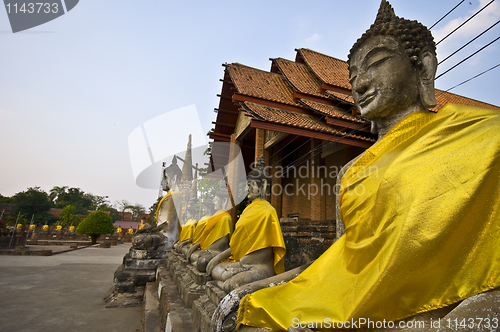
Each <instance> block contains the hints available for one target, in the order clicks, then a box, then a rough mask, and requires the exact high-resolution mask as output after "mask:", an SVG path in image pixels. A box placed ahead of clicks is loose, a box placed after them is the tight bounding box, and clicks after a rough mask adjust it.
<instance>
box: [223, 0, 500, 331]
mask: <svg viewBox="0 0 500 332" xmlns="http://www.w3.org/2000/svg"><path fill="white" fill-rule="evenodd" d="M348 64H349V79H350V82H351V86H352V96H353V99H354V102H355V104H356V106H357V108H358V109H359V111H360V112H361V115H362V116H363V117H365V118H367V119H369V120H370V121H371V123H372V131H373V132H374V133H377V134H378V140H377V142H376V143H375V144H374V145H373V146H372V147H370V148H369V149H368V150H366V151H365V152H364V153H363V154H362V155H361V156H359V157H358V158H356V160H354V161H353V162H351V163H349V165H348V167H347V168H346V169H345V172H343V175H342V178H341V179H340V184H341V186H340V190H339V194H338V200H339V201H338V207H339V217H340V219H338V220H337V222H343V224H344V225H345V234H344V235H342V236H341V237H340V238H339V239H338V240H337V241H336V242H335V243H334V244H333V245H332V246H331V247H330V248H329V249H328V250H327V251H325V252H324V253H323V254H322V255H321V256H320V257H319V258H318V259H317V260H316V261H315V262H313V263H312V264H310V265H309V266H308V267H302V268H298V269H296V270H295V271H293V270H292V271H287V272H285V273H283V274H281V275H278V276H274V277H271V278H268V279H264V280H261V281H257V282H254V283H251V284H248V285H245V286H242V287H240V288H238V289H235V290H233V291H232V292H231V293H230V294H228V295H227V296H226V298H224V299H223V301H222V302H221V303H220V304H219V307H218V309H217V311H216V312H215V314H214V322H213V330H214V331H230V330H232V328H233V327H234V326H231V324H230V323H231V321H229V320H228V319H229V318H231V317H234V316H235V312H236V310H237V309H238V308H239V309H238V310H239V311H238V314H237V319H236V326H237V328H238V331H240V332H248V331H287V330H288V331H312V330H325V329H332V328H333V327H339V325H338V323H339V322H341V323H348V324H347V325H343V327H344V328H359V327H361V328H366V327H367V326H366V325H365V326H360V325H359V324H356V325H352V322H359V321H360V320H361V319H365V320H368V319H369V320H371V321H372V322H382V321H383V322H394V321H398V320H403V319H412V317H413V318H415V317H421V316H420V315H425V314H429V315H431V314H435V315H436V316H434V319H437V318H440V317H443V316H444V317H445V319H446V317H450V315H451V317H455V318H457V315H458V314H457V311H456V310H459V311H458V312H459V313H460V312H462V313H463V312H464V310H463V309H460V308H463V305H471V303H474V302H475V301H472V300H469V298H477V297H478V296H481V295H483V292H487V291H488V294H492V293H495V292H497V294H498V293H500V291H498V290H497V288H498V287H499V286H500V274H499V273H498V271H500V242H499V241H498V238H499V237H500V201H499V200H498V195H499V193H500V176H499V174H500V114H499V113H498V111H496V110H489V109H483V108H476V107H470V106H462V105H455V104H447V105H445V106H444V107H443V108H442V109H440V110H439V111H438V113H434V112H430V111H429V110H428V109H429V108H431V107H434V106H435V105H436V99H435V93H434V76H435V73H436V68H437V59H436V54H435V44H434V41H433V38H432V35H431V33H430V31H429V30H427V28H426V27H424V26H423V25H422V24H420V23H418V22H416V21H409V20H406V19H403V18H400V17H397V16H396V15H395V13H394V10H393V9H392V7H391V5H390V4H389V3H388V2H387V1H386V0H382V2H381V5H380V9H379V12H378V15H377V18H376V20H375V23H374V24H373V25H372V26H371V27H370V28H369V29H368V30H367V31H366V32H365V33H364V34H363V35H362V36H361V38H360V39H358V41H357V42H356V43H355V44H354V46H353V48H352V49H351V51H350V55H349V60H348ZM357 189H358V190H357ZM484 294H486V293H484ZM496 296H497V300H496V301H493V303H495V304H493V306H491V303H490V307H489V308H486V310H483V311H481V314H482V315H486V316H488V315H497V316H488V317H489V319H490V320H491V317H496V319H498V304H497V303H498V298H500V296H499V295H496ZM240 299H241V301H240ZM464 299H467V300H466V301H463V302H462V303H461V301H462V300H464ZM455 307H456V308H455ZM460 310H462V311H460ZM450 311H451V312H450ZM495 313H496V314H495ZM231 315H232V316H231ZM415 315H418V316H415ZM453 315H455V316H453ZM488 317H483V318H488ZM459 320H460V319H459ZM332 322H334V323H336V325H335V326H333V325H332ZM395 325H396V327H397V326H398V324H397V323H396V324H395ZM393 326H394V325H393ZM390 327H391V326H390V324H389V328H390ZM426 327H427V328H426V329H425V330H431V328H430V325H426ZM476 327H477V326H476ZM381 330H383V329H377V331H381ZM473 330H475V329H474V328H473Z"/></svg>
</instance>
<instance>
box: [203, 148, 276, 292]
mask: <svg viewBox="0 0 500 332" xmlns="http://www.w3.org/2000/svg"><path fill="white" fill-rule="evenodd" d="M269 180H270V176H269V174H267V172H266V170H265V163H264V157H263V156H261V157H260V158H259V160H258V162H257V165H256V167H255V168H254V169H253V170H252V171H250V173H249V174H248V176H247V187H246V189H247V192H248V195H247V197H248V200H249V202H250V204H249V205H248V206H247V207H246V208H245V210H244V211H243V213H242V214H241V217H240V219H239V220H238V222H237V223H236V227H235V231H234V234H233V236H232V237H231V242H230V243H229V246H230V248H228V249H226V250H225V251H223V252H221V253H220V254H218V255H217V256H215V257H214V258H213V259H212V260H211V261H210V263H209V264H208V266H207V273H208V274H211V275H212V279H213V280H215V281H217V285H218V287H219V288H221V289H223V290H224V291H225V292H227V293H229V292H231V291H232V290H234V289H236V288H238V287H240V286H242V285H245V284H248V283H250V282H253V281H256V280H260V279H265V278H268V277H271V276H273V275H275V274H279V273H283V272H284V271H285V267H284V261H283V257H284V256H285V253H286V249H285V242H284V240H283V234H282V233H281V227H280V223H279V219H278V215H277V214H276V210H275V209H274V207H272V205H271V204H270V203H269V202H267V201H266V191H267V187H268V183H269ZM221 261H225V262H224V263H221Z"/></svg>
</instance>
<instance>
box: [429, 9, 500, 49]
mask: <svg viewBox="0 0 500 332" xmlns="http://www.w3.org/2000/svg"><path fill="white" fill-rule="evenodd" d="M494 1H495V0H491V1H490V2H489V3H488V4H487V5H486V6H484V7H483V8H481V9H480V10H479V11H478V12H476V13H475V14H474V15H472V16H471V17H469V18H468V19H467V20H466V21H465V22H464V23H462V24H460V25H459V26H458V27H457V28H455V30H453V31H452V32H450V33H449V34H447V35H446V37H444V38H443V39H441V40H440V41H438V42H437V43H436V46H438V45H439V43H441V42H442V41H443V40H445V39H446V38H448V37H449V36H451V35H452V34H454V33H455V31H457V30H458V29H460V28H461V27H463V26H464V25H465V24H466V23H467V22H469V21H470V20H472V19H473V18H474V17H475V16H476V15H477V14H479V13H480V12H482V11H483V10H484V9H486V7H488V6H489V5H491V4H492V3H493V2H494Z"/></svg>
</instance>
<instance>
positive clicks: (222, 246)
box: [207, 235, 229, 255]
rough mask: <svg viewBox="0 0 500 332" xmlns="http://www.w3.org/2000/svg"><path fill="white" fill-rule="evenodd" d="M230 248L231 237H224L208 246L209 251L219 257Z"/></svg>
mask: <svg viewBox="0 0 500 332" xmlns="http://www.w3.org/2000/svg"><path fill="white" fill-rule="evenodd" d="M227 247H229V236H227V235H226V236H223V237H221V238H220V239H218V240H217V241H215V242H214V243H212V244H211V245H209V246H208V248H207V251H208V252H210V253H211V254H215V255H218V254H219V253H221V252H222V251H224V250H226V248H227Z"/></svg>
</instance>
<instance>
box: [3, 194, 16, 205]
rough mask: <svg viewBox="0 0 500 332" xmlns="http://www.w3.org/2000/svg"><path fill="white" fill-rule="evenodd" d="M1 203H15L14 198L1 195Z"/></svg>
mask: <svg viewBox="0 0 500 332" xmlns="http://www.w3.org/2000/svg"><path fill="white" fill-rule="evenodd" d="M0 203H14V198H13V197H6V196H3V195H2V194H0Z"/></svg>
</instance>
